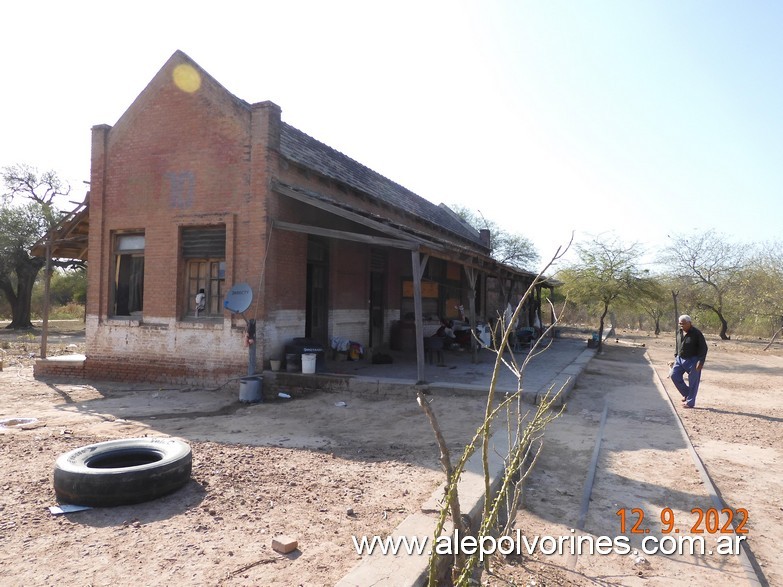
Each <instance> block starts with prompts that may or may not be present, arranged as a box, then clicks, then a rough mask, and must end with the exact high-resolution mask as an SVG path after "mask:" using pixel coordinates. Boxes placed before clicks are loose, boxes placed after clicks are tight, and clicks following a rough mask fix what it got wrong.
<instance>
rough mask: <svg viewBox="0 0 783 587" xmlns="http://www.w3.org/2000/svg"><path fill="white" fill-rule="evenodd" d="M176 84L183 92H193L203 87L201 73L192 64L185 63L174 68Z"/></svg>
mask: <svg viewBox="0 0 783 587" xmlns="http://www.w3.org/2000/svg"><path fill="white" fill-rule="evenodd" d="M172 77H173V78H174V84H175V85H176V86H177V87H178V88H179V89H180V90H182V91H183V92H187V93H188V94H192V93H193V92H196V91H198V89H199V88H200V87H201V75H199V72H197V71H196V68H195V67H193V66H192V65H188V64H186V63H183V64H181V65H177V67H175V68H174V73H173V74H172Z"/></svg>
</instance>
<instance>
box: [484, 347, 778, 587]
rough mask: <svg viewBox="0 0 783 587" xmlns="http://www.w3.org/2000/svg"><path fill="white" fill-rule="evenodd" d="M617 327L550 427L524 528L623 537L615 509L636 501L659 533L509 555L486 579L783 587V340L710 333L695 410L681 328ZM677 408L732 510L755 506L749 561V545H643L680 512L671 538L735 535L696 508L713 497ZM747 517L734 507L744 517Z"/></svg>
mask: <svg viewBox="0 0 783 587" xmlns="http://www.w3.org/2000/svg"><path fill="white" fill-rule="evenodd" d="M618 334H619V337H618V338H617V339H610V340H609V342H608V344H607V345H606V346H605V348H604V352H603V353H602V354H600V355H597V356H596V357H594V358H593V359H592V361H591V362H590V364H589V365H588V367H587V370H586V371H585V373H584V374H583V375H582V376H581V377H580V379H579V381H578V383H577V385H576V387H575V389H574V391H573V392H572V394H571V397H570V399H569V402H568V406H567V411H566V413H565V414H563V416H561V418H560V419H558V420H557V421H555V422H554V423H553V424H552V425H551V427H550V429H548V430H547V433H546V435H545V438H544V448H543V450H542V455H541V457H540V459H539V461H538V462H537V464H536V467H535V469H534V471H533V473H532V475H531V477H530V479H529V481H528V483H527V489H526V494H525V506H526V507H525V509H524V510H523V511H522V512H520V514H519V516H518V519H517V520H516V527H518V528H522V529H523V530H524V533H525V534H526V535H527V536H555V537H558V536H570V535H571V529H576V532H575V533H574V534H576V535H580V536H581V535H589V536H593V537H598V536H607V537H611V538H614V537H616V536H618V534H619V533H620V517H619V515H618V514H617V513H616V512H618V511H619V510H621V509H623V510H625V515H626V516H627V520H628V528H629V529H630V527H631V526H632V524H633V523H635V521H636V520H638V518H639V514H638V513H633V514H632V513H631V510H633V509H638V510H641V512H642V513H643V515H644V516H645V518H644V522H643V524H641V525H640V527H639V528H640V529H643V528H649V529H650V534H648V535H645V534H635V535H634V534H630V546H631V548H632V549H633V550H632V551H631V552H629V553H628V554H627V555H624V556H622V555H620V554H608V555H606V554H604V555H592V556H591V555H588V554H583V555H582V556H573V555H572V554H571V553H570V552H566V553H565V554H564V555H560V554H558V553H555V554H554V555H552V556H542V555H540V554H537V555H535V556H527V557H510V558H506V559H502V560H499V561H496V563H497V564H496V566H495V568H494V572H495V575H494V576H490V577H489V580H488V581H486V582H485V584H488V585H493V586H500V585H533V584H535V585H645V586H653V585H655V586H658V585H661V586H662V585H711V586H718V585H742V584H757V585H758V584H761V585H766V584H768V585H783V563H781V560H780V554H779V551H778V547H779V546H778V544H779V541H780V538H781V537H782V536H783V534H782V533H781V530H780V526H781V521H783V501H782V500H781V497H780V496H781V493H780V483H781V480H783V458H781V457H782V456H783V455H782V454H781V451H782V450H783V435H782V434H781V421H783V390H781V381H783V351H781V347H780V346H776V347H773V348H771V349H770V350H768V351H764V350H763V348H764V346H766V343H767V341H759V340H732V341H721V340H720V339H719V338H717V337H710V336H708V337H707V338H708V343H709V345H710V350H709V354H708V357H707V364H706V366H705V369H704V371H703V376H702V383H701V387H700V391H699V395H698V398H697V403H696V409H684V408H682V406H681V404H680V395H679V393H678V392H677V390H676V389H675V388H674V385H673V384H672V383H671V381H670V380H669V379H668V367H667V363H668V362H669V361H670V360H671V359H672V354H673V334H671V333H669V335H668V336H661V337H659V338H656V337H654V336H649V335H645V334H640V333H631V332H620V333H618ZM642 345H644V346H642ZM651 366H652V368H654V371H655V373H653V372H652V368H651ZM656 380H657V381H656ZM661 384H662V385H661ZM604 405H607V414H608V415H607V418H606V421H605V428H604V431H603V434H602V435H601V438H602V439H601V444H600V452H599V453H598V455H599V456H598V459H597V468H596V472H595V481H594V484H593V488H592V494H591V495H590V501H589V508H588V510H587V515H586V518H585V520H584V523H583V524H581V525H579V524H578V522H579V518H580V514H581V511H580V506H581V504H582V503H583V500H584V487H585V484H586V477H587V474H586V472H587V471H588V468H589V464H590V462H591V458H592V457H593V454H594V450H595V445H596V438H597V437H598V436H599V430H600V421H601V417H602V411H603V408H604ZM678 418H679V419H681V421H682V424H683V425H684V429H685V431H686V432H687V435H688V437H689V438H690V441H691V442H692V444H693V446H694V447H695V451H696V453H697V454H698V457H699V459H700V460H701V462H703V464H704V468H705V470H706V473H707V474H708V475H709V479H711V481H712V483H713V484H714V486H715V487H716V489H717V492H718V493H719V494H720V495H721V496H722V497H723V500H724V502H725V504H727V505H728V507H729V508H731V509H732V510H733V511H735V512H738V511H739V509H740V508H744V509H745V510H747V512H748V515H747V518H748V519H747V523H746V525H745V529H746V530H747V531H748V533H747V534H746V535H745V536H746V544H747V547H748V550H747V552H748V558H747V562H746V563H745V566H743V564H742V562H743V559H742V557H740V556H732V555H719V554H712V555H710V554H709V552H708V554H707V555H701V554H692V553H690V552H686V553H685V554H679V553H676V552H675V553H673V554H671V555H669V556H665V555H662V554H660V553H657V554H645V553H643V552H642V550H641V540H642V539H643V538H644V537H645V536H653V537H655V538H657V539H661V538H662V537H663V536H664V533H663V530H664V528H667V529H672V528H671V526H669V525H668V524H669V518H668V517H664V516H669V515H671V516H673V520H674V523H675V527H674V528H673V532H670V533H669V536H674V537H677V538H679V534H682V535H684V536H687V535H690V536H696V535H697V534H694V532H697V531H698V530H702V531H704V530H707V532H706V533H705V534H702V536H704V537H705V538H706V544H707V547H708V548H714V547H715V545H716V539H717V538H718V537H719V536H726V537H728V538H729V539H733V538H734V535H732V534H730V533H727V534H725V535H723V534H720V533H712V534H711V533H710V532H709V531H708V530H709V527H708V526H706V525H705V524H706V522H705V521H704V520H702V521H701V523H699V520H698V515H699V512H705V514H706V512H707V510H709V509H710V508H713V507H715V505H714V501H713V500H712V499H711V497H710V494H709V486H708V483H705V480H704V479H702V477H701V476H700V473H699V471H698V469H697V467H696V465H695V464H694V459H693V457H692V456H691V454H690V452H689V448H688V443H687V441H686V440H685V439H684V438H683V437H682V435H681V434H680V432H679V429H678V426H677V419H678ZM563 463H568V466H566V467H564V466H563ZM665 510H666V512H665ZM668 510H671V514H669V513H668ZM694 510H696V511H694ZM742 517H744V516H743V515H741V514H737V515H736V516H735V522H736V521H738V520H739V519H740V518H742ZM664 522H666V524H664ZM723 523H724V519H723V518H722V519H721V525H722V524H723ZM694 527H695V528H694ZM675 533H676V534H675ZM652 546H653V547H654V543H652ZM668 547H669V545H668V544H667V548H668ZM754 564H755V566H756V570H755V571H754ZM746 567H747V568H746ZM756 580H757V581H758V582H754V581H756Z"/></svg>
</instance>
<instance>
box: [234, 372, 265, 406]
mask: <svg viewBox="0 0 783 587" xmlns="http://www.w3.org/2000/svg"><path fill="white" fill-rule="evenodd" d="M239 401H241V402H243V403H247V404H253V403H258V402H260V401H261V378H260V377H255V376H254V377H242V378H241V379H240V380H239Z"/></svg>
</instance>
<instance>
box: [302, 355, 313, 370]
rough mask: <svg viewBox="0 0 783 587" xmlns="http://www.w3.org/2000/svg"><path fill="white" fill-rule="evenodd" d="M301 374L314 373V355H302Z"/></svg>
mask: <svg viewBox="0 0 783 587" xmlns="http://www.w3.org/2000/svg"><path fill="white" fill-rule="evenodd" d="M302 373H315V354H314V353H304V354H303V355H302Z"/></svg>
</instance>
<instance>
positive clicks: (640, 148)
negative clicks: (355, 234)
mask: <svg viewBox="0 0 783 587" xmlns="http://www.w3.org/2000/svg"><path fill="white" fill-rule="evenodd" d="M118 6H120V5H117V4H116V3H107V2H94V1H82V2H75V3H62V2H50V1H36V0H30V1H29V2H27V3H13V4H12V5H11V6H10V7H6V8H4V9H3V13H4V17H3V20H4V23H5V24H4V32H3V35H2V36H1V37H0V63H2V67H3V72H4V83H3V92H2V94H0V100H1V101H2V106H3V107H2V108H1V109H0V136H2V139H1V140H0V166H2V167H4V166H6V165H12V164H15V163H27V164H31V165H34V166H36V167H38V168H39V170H45V169H52V170H54V171H56V172H58V174H60V176H61V177H63V178H65V179H66V180H68V181H69V182H70V183H71V184H72V185H73V189H74V192H73V194H72V195H73V199H81V198H82V197H83V194H84V191H85V189H86V187H87V186H85V185H84V184H83V183H82V181H83V180H87V179H88V178H89V158H90V151H89V150H90V128H91V127H92V126H93V125H95V124H104V123H105V124H114V123H115V122H116V121H117V119H118V118H119V117H120V116H121V115H122V113H123V112H124V111H125V109H127V108H128V106H130V104H131V103H132V102H133V100H134V99H135V98H136V96H137V95H138V94H139V93H140V92H141V91H142V90H143V89H144V87H145V86H146V84H147V83H148V82H149V81H150V80H151V79H152V77H153V76H154V75H155V73H156V72H157V71H158V69H160V67H161V66H162V65H163V64H164V62H165V61H166V60H167V59H168V58H169V57H170V55H171V54H172V53H173V52H174V51H175V50H177V49H181V50H183V51H184V52H185V53H187V54H188V55H189V56H190V57H191V58H193V59H194V60H195V61H196V62H197V63H199V65H201V66H202V67H203V68H205V69H206V70H207V71H208V72H209V73H210V74H212V75H213V76H214V77H215V78H216V79H217V80H218V81H219V82H220V83H222V84H223V85H224V86H225V87H226V88H227V89H228V90H229V91H230V92H232V93H234V94H235V95H237V96H238V97H240V98H242V99H243V100H246V101H247V102H250V103H254V102H260V101H263V100H272V101H274V102H276V103H277V104H279V105H280V106H281V107H282V110H283V118H284V119H285V120H286V121H287V122H289V123H290V124H293V125H294V126H296V127H297V128H299V129H301V130H303V131H305V132H307V133H308V134H310V135H312V136H314V137H315V138H317V139H319V140H321V141H323V142H325V143H327V144H328V145H330V146H332V147H334V148H336V149H339V150H340V151H342V152H344V153H345V154H347V155H349V156H350V157H353V158H354V159H356V160H358V161H360V162H361V163H363V164H365V165H367V166H368V167H371V168H372V169H374V170H376V171H378V172H380V173H382V174H383V175H385V176H387V177H389V178H391V179H393V180H395V181H397V182H398V183H400V184H402V185H404V186H405V187H407V188H409V189H411V190H413V191H414V192H416V193H418V194H419V195H421V196H423V197H425V198H427V199H429V200H431V201H432V202H434V203H436V204H438V203H441V202H443V203H447V204H458V205H461V206H465V207H468V208H471V209H473V210H480V211H481V213H482V214H483V215H484V216H485V217H486V218H488V219H491V220H494V221H495V222H497V223H499V224H500V225H501V226H502V227H504V228H505V229H507V230H510V231H512V232H519V233H521V234H523V235H525V236H527V237H528V238H530V239H531V240H532V241H533V242H534V243H535V245H536V246H537V248H538V250H539V252H540V254H541V256H542V258H543V259H548V258H549V257H550V256H551V255H552V254H553V253H554V251H555V250H556V249H557V247H558V246H559V245H562V244H564V243H566V242H567V241H568V239H569V238H570V235H571V232H572V231H575V238H576V241H577V242H584V241H586V240H588V239H590V238H592V237H593V236H600V235H613V236H616V237H618V238H619V239H620V240H621V241H622V242H625V243H629V244H630V243H631V242H639V243H640V244H642V245H643V246H644V247H646V248H647V249H648V250H649V251H650V252H651V253H652V251H654V250H655V249H656V248H659V247H661V246H665V245H666V244H668V242H670V237H671V236H674V235H682V234H687V233H689V232H690V231H694V230H695V231H702V230H709V229H711V230H715V231H717V232H718V233H719V234H722V235H724V236H725V237H726V238H727V239H728V240H731V241H734V242H761V241H771V240H780V232H779V226H780V222H781V218H783V204H781V200H783V198H781V197H780V188H781V186H783V165H781V158H782V156H783V122H782V121H783V117H782V116H781V115H780V110H781V104H783V81H782V80H783V62H782V61H783V36H782V35H780V34H779V31H780V30H781V27H782V26H783V3H780V2H773V1H761V0H754V1H753V2H739V1H736V2H728V1H721V0H716V1H706V0H691V1H688V0H684V1H683V0H678V1H669V0H662V1H655V2H653V1H645V0H639V1H629V0H626V1H608V0H593V1H591V2H577V1H572V2H564V1H557V0H547V1H543V0H541V1H537V2H532V1H527V0H518V1H512V0H507V1H492V0H490V1H483V2H478V1H476V2H464V1H451V2H440V1H438V2H426V1H424V0H418V1H416V2H412V1H408V0H402V1H396V2H367V1H356V2H347V1H341V0H332V1H330V2H323V1H310V2H303V1H296V0H291V1H287V2H278V1H276V2H268V1H263V0H262V1H260V2H253V3H227V4H225V5H215V4H214V3H209V4H207V3H202V2H198V1H191V2H180V1H167V2H148V1H146V0H141V1H139V2H137V3H136V4H134V5H132V6H130V5H127V6H123V8H118Z"/></svg>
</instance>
